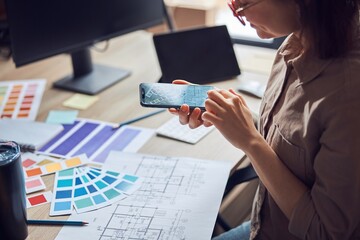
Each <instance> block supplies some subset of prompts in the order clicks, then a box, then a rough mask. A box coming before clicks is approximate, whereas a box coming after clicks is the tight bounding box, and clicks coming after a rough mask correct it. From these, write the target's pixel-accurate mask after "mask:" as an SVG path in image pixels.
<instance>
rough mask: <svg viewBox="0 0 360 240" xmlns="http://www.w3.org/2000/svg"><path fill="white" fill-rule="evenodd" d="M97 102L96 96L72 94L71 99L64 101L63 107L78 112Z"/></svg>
mask: <svg viewBox="0 0 360 240" xmlns="http://www.w3.org/2000/svg"><path fill="white" fill-rule="evenodd" d="M97 100H99V97H98V96H89V95H85V94H80V93H77V94H74V95H73V96H72V97H71V98H69V99H68V100H66V101H65V102H64V103H63V105H64V106H65V107H71V108H76V109H80V110H84V109H87V108H89V107H90V106H91V105H93V104H94V103H95V102H96V101H97Z"/></svg>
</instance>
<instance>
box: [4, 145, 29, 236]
mask: <svg viewBox="0 0 360 240" xmlns="http://www.w3.org/2000/svg"><path fill="white" fill-rule="evenodd" d="M27 235H28V229H27V219H26V196H25V181H24V174H23V170H22V163H21V154H20V148H19V145H18V144H16V143H15V142H4V141H0V239H4V240H5V239H6V240H7V239H9V240H10V239H11V240H18V239H19V240H20V239H25V238H26V237H27Z"/></svg>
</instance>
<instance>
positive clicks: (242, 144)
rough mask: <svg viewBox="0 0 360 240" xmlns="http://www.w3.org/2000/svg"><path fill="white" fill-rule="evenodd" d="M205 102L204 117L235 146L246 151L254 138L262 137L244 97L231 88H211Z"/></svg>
mask: <svg viewBox="0 0 360 240" xmlns="http://www.w3.org/2000/svg"><path fill="white" fill-rule="evenodd" d="M208 97H209V98H208V99H207V100H206V102H205V108H206V112H204V113H203V115H202V119H203V120H204V121H207V122H210V123H212V124H213V125H214V126H215V127H216V128H217V129H218V130H219V131H220V132H221V134H222V135H223V136H224V137H225V138H226V139H227V140H228V141H229V142H230V143H231V144H233V145H234V146H235V147H237V148H240V149H242V150H243V151H244V152H245V153H246V152H247V151H248V150H250V149H248V147H249V146H250V143H251V141H252V140H256V139H257V138H258V137H261V135H260V133H259V132H258V131H257V129H256V127H255V125H254V122H253V118H252V114H251V111H250V109H249V108H248V106H247V105H246V103H245V100H244V98H243V97H242V96H241V95H240V94H238V93H236V92H235V91H234V90H233V89H230V90H211V91H209V92H208Z"/></svg>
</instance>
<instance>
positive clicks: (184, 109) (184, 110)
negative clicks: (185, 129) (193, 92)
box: [169, 80, 212, 128]
mask: <svg viewBox="0 0 360 240" xmlns="http://www.w3.org/2000/svg"><path fill="white" fill-rule="evenodd" d="M172 83H173V84H192V83H190V82H188V81H185V80H174V81H173V82H172ZM169 112H170V113H172V114H174V115H177V116H179V121H180V123H181V124H182V125H186V124H188V125H189V127H190V128H197V127H199V126H201V125H204V126H206V127H209V126H212V124H211V123H209V122H204V121H203V120H202V118H201V115H202V111H201V109H200V108H195V109H193V110H192V111H191V110H190V107H189V106H188V105H187V104H183V105H182V106H181V107H180V109H175V108H170V109H169Z"/></svg>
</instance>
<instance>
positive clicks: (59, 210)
mask: <svg viewBox="0 0 360 240" xmlns="http://www.w3.org/2000/svg"><path fill="white" fill-rule="evenodd" d="M141 182H142V180H141V179H140V178H139V177H137V176H134V175H127V174H122V173H119V172H114V171H110V170H106V169H98V168H92V167H80V168H73V169H68V170H64V171H60V172H57V173H56V175H55V182H54V191H53V193H54V194H53V200H52V202H51V208H50V216H57V215H67V214H71V212H72V209H73V207H74V208H75V209H76V211H77V212H78V213H83V212H88V211H92V210H96V209H99V208H102V207H105V206H108V205H110V204H112V203H115V202H117V201H119V200H121V199H124V198H126V197H127V196H129V195H130V194H132V193H133V192H134V191H136V190H137V189H138V188H139V187H140V185H141Z"/></svg>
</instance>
